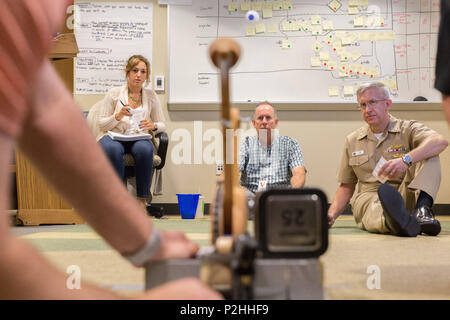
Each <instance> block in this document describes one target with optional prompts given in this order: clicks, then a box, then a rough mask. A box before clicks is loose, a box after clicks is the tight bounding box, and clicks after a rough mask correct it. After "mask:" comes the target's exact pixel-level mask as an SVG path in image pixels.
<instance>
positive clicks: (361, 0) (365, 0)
mask: <svg viewBox="0 0 450 320" xmlns="http://www.w3.org/2000/svg"><path fill="white" fill-rule="evenodd" d="M357 3H358V6H359V7H368V6H369V0H357Z"/></svg>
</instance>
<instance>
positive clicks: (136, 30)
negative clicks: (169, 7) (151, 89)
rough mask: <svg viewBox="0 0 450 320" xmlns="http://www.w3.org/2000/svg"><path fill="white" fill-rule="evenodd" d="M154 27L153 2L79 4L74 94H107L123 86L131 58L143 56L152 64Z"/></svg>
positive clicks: (76, 24) (77, 10) (76, 28)
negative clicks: (126, 68) (110, 90)
mask: <svg viewBox="0 0 450 320" xmlns="http://www.w3.org/2000/svg"><path fill="white" fill-rule="evenodd" d="M152 24H153V3H152V2H77V3H76V5H75V36H76V39H77V44H78V48H79V53H78V55H77V59H76V64H75V93H76V94H105V93H106V92H107V91H108V90H109V89H110V88H113V87H120V86H122V85H124V84H125V83H126V78H125V72H124V70H125V65H126V63H127V61H128V58H130V57H131V56H132V55H136V54H141V55H143V56H144V57H146V58H147V59H148V60H149V61H150V64H151V62H152V39H153V30H152ZM150 79H151V77H150Z"/></svg>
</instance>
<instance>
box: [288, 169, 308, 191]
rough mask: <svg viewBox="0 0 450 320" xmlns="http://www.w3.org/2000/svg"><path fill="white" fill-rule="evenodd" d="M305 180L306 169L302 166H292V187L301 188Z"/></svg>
mask: <svg viewBox="0 0 450 320" xmlns="http://www.w3.org/2000/svg"><path fill="white" fill-rule="evenodd" d="M305 181H306V171H305V169H304V168H303V167H297V168H294V170H293V172H292V177H291V186H292V188H302V187H303V186H304V185H305Z"/></svg>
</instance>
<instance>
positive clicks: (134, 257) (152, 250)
mask: <svg viewBox="0 0 450 320" xmlns="http://www.w3.org/2000/svg"><path fill="white" fill-rule="evenodd" d="M160 246H161V237H160V235H159V232H158V230H157V229H156V228H152V233H151V235H150V237H149V239H148V240H147V243H146V244H145V246H144V247H143V248H141V249H139V250H138V251H137V252H134V253H131V254H124V255H123V256H124V258H126V259H127V260H128V261H130V262H131V263H132V264H133V265H134V266H136V267H141V266H143V265H144V264H145V263H146V262H148V261H149V260H150V258H152V257H153V256H154V255H155V254H156V253H157V252H158V251H159V248H160Z"/></svg>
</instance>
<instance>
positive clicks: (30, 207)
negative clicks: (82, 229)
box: [15, 33, 84, 225]
mask: <svg viewBox="0 0 450 320" xmlns="http://www.w3.org/2000/svg"><path fill="white" fill-rule="evenodd" d="M77 53H78V47H77V44H76V40H75V36H74V34H73V33H63V34H60V35H58V36H57V37H56V38H55V39H54V41H53V50H52V53H51V54H50V59H51V61H52V63H53V65H54V67H55V69H56V70H57V72H58V74H59V75H60V76H61V78H62V80H63V81H64V83H65V84H66V86H67V88H68V89H69V90H70V92H73V69H74V57H75V56H76V54H77ZM15 170H16V182H17V205H18V208H17V209H18V210H17V215H16V222H17V223H18V224H24V225H40V224H79V223H84V221H83V219H81V218H80V217H79V216H78V215H77V214H76V213H75V211H74V210H72V208H71V207H70V206H69V205H68V204H67V203H65V202H64V201H63V200H62V199H61V197H60V196H59V195H58V194H57V193H56V192H55V191H54V190H53V188H52V187H51V186H50V185H49V184H48V183H47V182H46V181H45V180H44V179H43V178H42V177H41V175H40V174H39V173H38V172H37V170H36V169H35V168H34V167H33V165H32V164H31V163H30V162H29V161H28V159H27V158H26V157H25V156H24V155H23V154H22V153H20V152H19V151H17V152H16V164H15Z"/></svg>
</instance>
